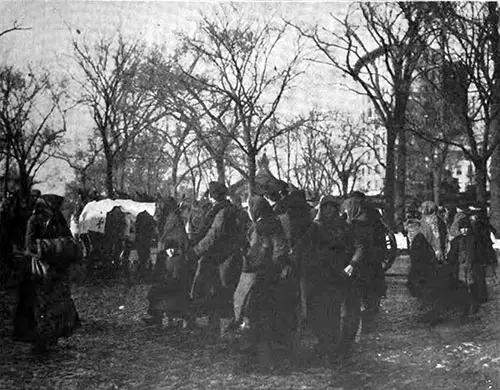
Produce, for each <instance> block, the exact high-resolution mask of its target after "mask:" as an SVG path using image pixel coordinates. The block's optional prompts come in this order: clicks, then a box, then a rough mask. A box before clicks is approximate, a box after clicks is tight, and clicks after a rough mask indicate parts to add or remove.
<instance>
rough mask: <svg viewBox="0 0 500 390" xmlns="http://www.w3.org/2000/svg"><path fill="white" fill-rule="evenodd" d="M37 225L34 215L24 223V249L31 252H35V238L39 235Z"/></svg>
mask: <svg viewBox="0 0 500 390" xmlns="http://www.w3.org/2000/svg"><path fill="white" fill-rule="evenodd" d="M39 225H40V224H39V221H38V219H37V218H36V217H35V216H32V217H30V219H29V220H28V223H27V225H26V235H25V240H24V245H25V248H26V250H27V251H29V252H31V253H36V252H37V245H36V239H37V238H39V237H40V226H39Z"/></svg>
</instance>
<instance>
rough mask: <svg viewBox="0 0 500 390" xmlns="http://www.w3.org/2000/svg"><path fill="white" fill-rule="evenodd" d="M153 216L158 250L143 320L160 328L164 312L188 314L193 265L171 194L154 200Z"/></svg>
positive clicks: (176, 206)
mask: <svg viewBox="0 0 500 390" xmlns="http://www.w3.org/2000/svg"><path fill="white" fill-rule="evenodd" d="M155 220H156V223H157V226H158V235H159V238H158V251H159V252H158V257H157V261H156V264H155V268H154V282H153V285H152V287H151V289H150V290H149V293H148V296H147V298H148V301H149V308H148V314H149V315H150V316H151V317H150V318H147V317H146V318H143V320H144V322H145V323H146V324H148V325H156V326H157V327H158V328H161V327H162V321H163V315H164V314H166V315H167V316H169V317H174V318H175V317H177V318H186V319H187V318H188V317H189V315H188V314H189V309H190V308H189V285H190V281H191V279H192V275H193V274H194V270H193V268H194V267H193V265H192V264H189V258H188V256H187V253H188V249H189V239H188V235H187V233H186V230H185V229H184V223H183V220H182V216H181V214H180V209H179V206H178V204H177V202H176V200H175V199H174V198H172V197H168V198H166V199H165V200H164V201H163V202H160V203H158V204H157V206H156V212H155ZM189 325H193V324H192V323H191V324H189Z"/></svg>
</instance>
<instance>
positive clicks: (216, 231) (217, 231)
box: [194, 210, 225, 256]
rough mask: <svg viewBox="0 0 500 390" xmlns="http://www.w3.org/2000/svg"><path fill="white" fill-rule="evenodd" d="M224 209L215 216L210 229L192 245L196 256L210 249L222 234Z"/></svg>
mask: <svg viewBox="0 0 500 390" xmlns="http://www.w3.org/2000/svg"><path fill="white" fill-rule="evenodd" d="M224 214H225V210H221V211H219V212H218V213H217V215H216V216H215V218H214V220H213V222H212V225H211V226H210V229H209V230H208V232H207V234H206V235H205V237H203V238H202V239H201V240H200V241H199V242H198V244H196V245H195V247H194V252H195V253H196V255H197V256H201V255H202V254H203V253H206V252H208V251H210V250H211V249H212V248H213V247H214V245H215V243H216V242H217V241H218V240H219V238H220V237H221V236H222V235H223V227H224Z"/></svg>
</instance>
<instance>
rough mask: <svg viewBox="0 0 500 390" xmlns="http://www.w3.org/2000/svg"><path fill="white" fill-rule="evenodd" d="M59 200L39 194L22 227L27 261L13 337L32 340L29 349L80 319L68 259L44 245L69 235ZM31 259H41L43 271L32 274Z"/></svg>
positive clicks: (41, 346) (43, 346) (51, 341)
mask: <svg viewBox="0 0 500 390" xmlns="http://www.w3.org/2000/svg"><path fill="white" fill-rule="evenodd" d="M63 201H64V198H62V197H60V196H58V195H42V196H41V197H40V198H39V199H38V200H37V201H36V204H35V209H34V211H33V215H32V216H31V217H30V218H29V220H28V225H27V228H26V241H25V247H26V251H27V252H28V254H29V256H27V259H29V260H30V261H28V262H27V263H29V265H28V264H25V266H26V267H25V272H24V275H23V280H22V282H21V284H20V289H19V300H18V305H17V310H16V315H15V319H14V337H15V338H16V339H17V340H19V341H23V342H29V343H32V344H33V352H44V351H46V350H47V348H48V347H49V346H51V345H55V344H56V343H57V340H58V339H59V338H60V337H68V336H70V335H71V334H72V333H73V331H74V330H75V328H76V327H77V326H79V323H80V322H79V319H78V313H77V311H76V308H75V304H74V302H73V300H72V299H71V289H70V278H69V268H70V264H71V261H69V260H68V259H67V258H65V257H64V256H63V255H60V254H56V253H54V252H53V251H46V249H47V248H46V247H45V244H46V243H48V242H50V240H53V239H57V238H62V237H67V238H69V237H71V236H72V235H71V231H70V230H69V227H68V225H67V223H66V221H65V219H64V216H63V215H62V213H61V211H60V208H61V205H62V203H63ZM33 257H35V259H33ZM33 260H38V261H39V262H41V264H42V265H43V267H44V268H45V272H43V273H38V274H34V273H33V267H32V264H33Z"/></svg>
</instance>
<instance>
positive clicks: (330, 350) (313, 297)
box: [302, 195, 359, 358]
mask: <svg viewBox="0 0 500 390" xmlns="http://www.w3.org/2000/svg"><path fill="white" fill-rule="evenodd" d="M317 208H318V212H317V214H316V216H315V218H314V221H313V223H314V225H313V226H314V227H313V235H312V242H313V244H312V247H311V256H308V257H307V260H308V261H307V262H304V264H303V266H302V272H303V277H304V279H305V283H303V284H302V286H303V287H304V286H305V288H306V290H307V291H306V313H305V314H306V322H307V324H308V326H309V327H310V328H311V329H312V331H313V332H314V334H315V335H316V337H317V338H318V344H317V346H316V350H317V351H318V352H319V354H320V355H321V356H323V357H325V358H329V357H331V356H332V355H333V354H334V353H338V352H341V348H342V347H344V345H342V344H341V343H342V342H343V341H344V342H346V343H350V342H352V341H353V340H354V337H355V335H356V331H357V326H358V325H359V303H358V302H359V301H358V300H357V299H355V300H354V301H353V302H352V303H351V304H350V303H348V302H347V301H348V300H349V299H350V297H351V296H352V297H354V298H355V294H351V292H352V288H351V282H350V280H349V278H348V277H347V276H346V275H345V273H344V268H345V267H346V266H347V264H348V263H349V256H348V248H349V237H348V232H347V225H346V223H345V220H343V219H342V218H341V217H340V214H339V209H340V206H339V204H338V203H337V201H336V200H335V198H333V197H332V196H329V195H327V196H323V197H321V199H320V201H319V204H318V206H317ZM343 301H346V313H345V314H346V318H344V320H345V322H344V324H343V325H344V326H342V325H341V303H342V302H343ZM352 305H354V306H352ZM351 309H352V310H351ZM347 317H349V318H347ZM351 320H352V323H351ZM351 325H352V326H351ZM345 346H347V344H346V345H345Z"/></svg>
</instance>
